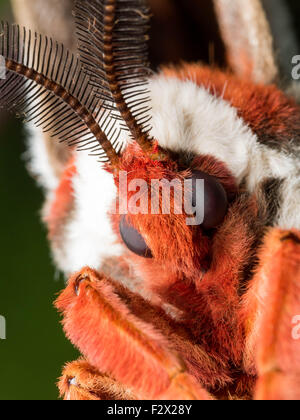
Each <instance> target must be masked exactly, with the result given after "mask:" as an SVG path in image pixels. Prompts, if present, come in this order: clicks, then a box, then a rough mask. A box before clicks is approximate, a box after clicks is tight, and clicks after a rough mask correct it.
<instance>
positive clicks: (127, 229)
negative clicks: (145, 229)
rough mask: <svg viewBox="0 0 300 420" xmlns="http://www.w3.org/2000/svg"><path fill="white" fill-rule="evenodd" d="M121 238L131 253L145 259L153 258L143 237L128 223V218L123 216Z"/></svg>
mask: <svg viewBox="0 0 300 420" xmlns="http://www.w3.org/2000/svg"><path fill="white" fill-rule="evenodd" d="M120 234H121V237H122V239H123V241H124V243H125V245H126V246H127V248H128V249H130V251H132V252H134V253H135V254H137V255H139V256H140V257H144V258H152V252H151V250H150V249H149V248H148V246H147V244H146V242H145V240H144V238H143V237H142V235H141V234H140V233H139V232H138V231H137V230H136V229H135V228H134V227H133V226H132V225H130V224H129V223H128V222H127V218H126V216H122V218H121V221H120Z"/></svg>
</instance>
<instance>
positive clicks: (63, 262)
mask: <svg viewBox="0 0 300 420" xmlns="http://www.w3.org/2000/svg"><path fill="white" fill-rule="evenodd" d="M76 166H77V172H78V174H77V175H76V176H75V177H74V179H73V187H74V190H75V206H74V213H73V216H72V217H71V219H70V221H69V223H68V224H67V225H66V226H65V229H64V237H63V243H62V246H61V248H59V249H56V250H55V257H56V260H57V261H58V264H59V266H60V268H61V269H62V270H63V271H64V272H66V273H70V272H74V271H77V270H80V269H81V268H83V267H84V266H86V265H88V266H89V267H91V268H95V269H98V268H100V267H101V265H102V262H103V261H104V260H105V258H108V257H111V256H118V255H120V254H121V246H120V245H118V244H117V243H116V237H115V236H114V234H113V231H112V228H111V223H110V219H109V212H110V211H111V205H112V203H113V200H114V198H115V197H116V187H115V185H114V182H113V178H112V176H111V175H110V174H109V173H107V172H106V171H104V170H103V169H102V167H101V164H99V162H98V161H97V160H96V159H93V158H91V157H90V156H88V155H87V154H85V153H82V152H78V153H77V157H76Z"/></svg>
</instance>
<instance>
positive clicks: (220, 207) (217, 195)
mask: <svg viewBox="0 0 300 420" xmlns="http://www.w3.org/2000/svg"><path fill="white" fill-rule="evenodd" d="M197 179H203V180H204V221H203V224H202V227H203V228H204V229H206V230H209V229H213V228H215V227H217V226H218V225H220V224H221V223H222V222H223V220H224V217H225V215H226V213H227V209H228V199H227V194H226V191H225V189H224V187H223V185H222V184H221V183H220V182H219V181H218V180H217V179H216V178H215V177H213V176H211V175H208V174H206V173H205V172H201V171H193V173H192V180H193V181H194V182H193V206H196V204H197V203H199V200H200V199H202V197H197V193H198V191H197V189H196V180H197Z"/></svg>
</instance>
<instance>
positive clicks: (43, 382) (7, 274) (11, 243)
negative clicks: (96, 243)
mask: <svg viewBox="0 0 300 420" xmlns="http://www.w3.org/2000/svg"><path fill="white" fill-rule="evenodd" d="M160 1H161V2H164V0H160ZM174 1H175V2H176V1H177V0H174ZM195 1H197V0H195ZM179 3H180V0H178V4H179ZM187 3H188V2H187ZM187 3H185V4H187ZM287 4H288V5H289V7H290V8H291V10H292V20H293V25H294V27H295V30H296V31H298V32H299V33H298V36H300V26H299V24H298V22H299V17H300V2H299V0H289V1H288V0H287ZM2 18H3V19H5V18H7V19H8V20H10V19H11V17H10V12H9V1H8V0H0V19H2ZM181 19H182V16H181ZM186 25H187V27H188V26H189V25H188V22H187V23H186ZM161 30H162V26H161V25H160V23H159V21H155V22H154V24H153V34H154V40H155V39H156V40H157V44H162V46H165V48H166V49H165V50H162V51H156V50H155V48H154V50H152V58H153V61H154V62H155V64H159V63H160V62H161V60H162V57H166V53H167V52H169V53H170V54H172V51H171V50H170V45H172V44H167V43H166V42H165V41H166V40H167V34H163V33H162V32H160V31H161ZM171 30H172V28H171ZM209 30H210V31H212V28H210V27H208V31H209ZM176 32H177V29H176V26H175V28H173V33H174V36H176ZM158 34H159V35H158ZM169 39H171V38H169ZM299 39H300V37H299ZM174 44H176V43H174V42H173V54H174V56H175V57H176V55H179V54H182V53H185V54H186V55H187V57H185V58H187V59H188V58H191V59H192V58H193V51H188V50H187V49H185V48H183V47H182V45H181V46H179V45H178V46H177V47H176V45H174ZM207 45H208V42H207V40H205V38H203V43H202V45H201V48H200V50H198V51H200V55H201V56H199V57H197V58H199V59H202V60H206V61H207V60H208V57H209V54H208V47H207ZM180 48H181V49H182V51H181V50H180ZM217 48H221V46H220V45H219V47H218V46H217ZM298 54H300V50H299V51H298ZM180 57H181V58H183V57H182V55H180ZM170 59H172V55H171V56H170ZM175 61H176V59H175ZM0 128H1V130H0V197H1V205H0V220H1V242H0V255H1V275H0V315H2V316H5V318H6V320H7V340H5V341H1V340H0V400H6V399H10V400H12V399H22V400H27V399H34V400H38V399H48V400H52V399H57V397H58V394H57V388H56V386H55V383H56V381H57V378H58V377H59V375H60V373H61V367H62V366H63V364H64V363H65V362H67V361H71V360H73V359H75V358H76V357H77V354H76V351H75V350H74V349H73V348H72V346H71V345H70V344H69V343H68V342H67V340H66V339H65V338H64V336H63V333H62V329H61V327H60V325H59V317H58V315H57V313H56V311H55V309H54V308H53V303H52V302H53V300H54V299H55V296H56V295H57V293H58V292H59V291H60V290H61V289H62V288H63V287H64V281H63V278H62V277H61V276H58V275H57V273H56V272H55V268H54V266H53V264H52V262H51V258H50V253H49V248H48V245H47V240H46V230H45V228H44V226H43V225H42V223H41V222H40V216H39V212H40V209H41V206H42V202H43V197H42V193H41V191H40V190H39V189H38V188H37V186H36V185H35V182H34V180H32V179H31V178H30V176H29V175H28V173H27V171H26V168H25V157H24V152H25V150H26V147H25V134H24V129H23V127H22V125H21V123H20V122H19V121H18V120H16V119H15V118H12V117H8V116H7V115H4V114H0ZM55 278H56V280H55Z"/></svg>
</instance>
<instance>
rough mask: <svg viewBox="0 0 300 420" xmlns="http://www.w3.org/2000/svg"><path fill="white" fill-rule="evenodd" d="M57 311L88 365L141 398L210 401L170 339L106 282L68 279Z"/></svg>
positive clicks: (93, 276) (90, 277)
mask: <svg viewBox="0 0 300 420" xmlns="http://www.w3.org/2000/svg"><path fill="white" fill-rule="evenodd" d="M56 306H57V308H58V309H59V310H60V311H61V312H62V313H63V326H64V330H65V332H66V335H67V337H68V338H69V339H70V340H71V341H72V343H73V344H74V345H75V346H77V347H78V348H79V350H80V351H81V353H82V354H83V355H84V356H85V357H86V359H87V360H88V361H89V363H91V365H92V366H94V367H95V368H96V369H97V371H99V372H101V371H104V372H107V373H108V374H109V375H111V376H112V377H113V378H115V379H116V381H117V382H119V383H121V384H124V386H125V387H126V388H127V387H128V388H130V389H132V390H133V392H134V393H136V394H138V396H139V399H173V400H177V399H182V400H184V399H186V400H196V399H200V400H203V399H210V396H209V394H208V393H207V392H206V391H205V390H204V389H202V387H201V386H200V385H199V384H198V382H197V380H196V379H195V378H194V377H193V376H191V375H190V374H189V373H188V372H187V369H186V366H185V364H184V362H183V361H182V359H181V358H180V357H179V355H178V354H177V353H176V352H175V351H173V349H172V345H171V343H170V342H169V340H168V338H166V337H165V336H164V335H163V334H162V333H161V332H160V331H159V330H158V329H156V328H155V327H154V326H153V325H152V324H150V323H148V322H145V321H144V320H141V319H139V318H138V317H137V316H135V315H133V314H132V313H131V312H130V310H129V308H128V306H127V305H126V303H125V302H124V301H123V300H122V299H121V298H120V296H119V295H118V291H117V289H116V288H115V287H114V285H113V284H112V283H111V282H110V281H109V280H108V279H107V278H106V277H104V276H103V277H101V276H99V275H98V274H97V273H96V272H95V271H93V270H90V269H88V268H87V269H84V270H82V271H81V273H80V274H79V275H75V276H74V277H73V278H71V279H70V281H69V284H68V286H67V288H66V289H65V290H64V291H63V293H62V294H61V296H60V297H59V298H58V300H57V302H56Z"/></svg>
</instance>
